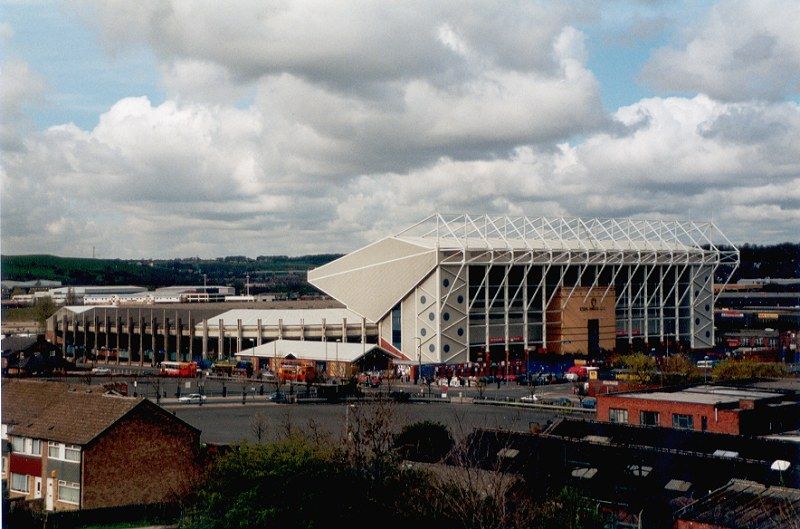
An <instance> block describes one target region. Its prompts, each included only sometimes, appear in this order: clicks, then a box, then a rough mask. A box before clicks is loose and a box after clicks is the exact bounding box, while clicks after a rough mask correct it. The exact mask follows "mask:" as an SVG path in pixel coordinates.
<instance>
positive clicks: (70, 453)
mask: <svg viewBox="0 0 800 529" xmlns="http://www.w3.org/2000/svg"><path fill="white" fill-rule="evenodd" d="M64 459H66V460H67V461H80V460H81V447H80V446H75V445H67V446H66V447H65V448H64Z"/></svg>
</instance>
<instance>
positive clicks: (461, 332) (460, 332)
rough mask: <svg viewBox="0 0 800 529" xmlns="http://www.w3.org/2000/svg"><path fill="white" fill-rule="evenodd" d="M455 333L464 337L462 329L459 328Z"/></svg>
mask: <svg viewBox="0 0 800 529" xmlns="http://www.w3.org/2000/svg"><path fill="white" fill-rule="evenodd" d="M456 332H457V333H458V335H459V336H464V329H462V328H461V327H459V328H458V330H457V331H456Z"/></svg>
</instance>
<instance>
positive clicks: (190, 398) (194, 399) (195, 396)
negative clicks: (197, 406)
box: [178, 393, 206, 404]
mask: <svg viewBox="0 0 800 529" xmlns="http://www.w3.org/2000/svg"><path fill="white" fill-rule="evenodd" d="M205 400H206V396H205V395H201V394H199V393H189V394H188V395H184V396H182V397H178V402H180V403H182V404H192V403H200V402H205Z"/></svg>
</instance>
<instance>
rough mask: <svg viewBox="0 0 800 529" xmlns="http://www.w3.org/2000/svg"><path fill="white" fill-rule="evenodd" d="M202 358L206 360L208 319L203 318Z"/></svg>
mask: <svg viewBox="0 0 800 529" xmlns="http://www.w3.org/2000/svg"><path fill="white" fill-rule="evenodd" d="M201 352H202V355H203V360H208V319H203V346H202V351H201Z"/></svg>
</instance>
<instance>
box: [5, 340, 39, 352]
mask: <svg viewBox="0 0 800 529" xmlns="http://www.w3.org/2000/svg"><path fill="white" fill-rule="evenodd" d="M36 340H37V338H36V336H9V337H8V338H3V341H2V342H0V349H2V350H3V352H6V351H11V352H15V353H16V352H18V351H24V350H25V349H27V348H28V347H30V346H31V345H33V344H35V343H36Z"/></svg>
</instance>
